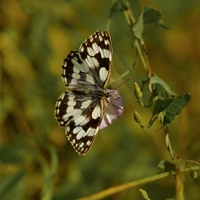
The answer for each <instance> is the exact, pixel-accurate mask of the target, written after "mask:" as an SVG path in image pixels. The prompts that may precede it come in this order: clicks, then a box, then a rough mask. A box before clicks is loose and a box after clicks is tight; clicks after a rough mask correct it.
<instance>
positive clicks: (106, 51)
mask: <svg viewBox="0 0 200 200" xmlns="http://www.w3.org/2000/svg"><path fill="white" fill-rule="evenodd" d="M111 60H112V44H111V38H110V35H109V33H108V32H107V31H104V32H102V33H101V32H99V31H97V32H95V33H94V34H93V35H91V36H90V37H89V38H88V39H86V40H85V41H84V42H83V43H82V44H81V46H80V48H79V51H71V52H70V54H69V55H68V56H67V58H66V59H65V60H64V64H63V66H62V68H63V71H62V79H63V81H64V83H65V85H66V86H67V87H68V88H71V89H73V88H77V87H82V88H83V87H84V88H87V87H91V86H94V87H97V88H102V89H103V88H106V86H107V84H108V82H109V80H110V74H111Z"/></svg>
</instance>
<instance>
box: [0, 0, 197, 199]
mask: <svg viewBox="0 0 200 200" xmlns="http://www.w3.org/2000/svg"><path fill="white" fill-rule="evenodd" d="M140 3H144V4H148V5H150V6H153V7H154V8H156V9H158V10H160V11H161V12H162V19H163V21H164V22H165V24H166V25H167V26H168V27H169V28H170V29H169V30H163V29H158V28H155V27H154V26H152V25H147V26H145V31H144V34H143V36H144V40H145V43H146V46H147V49H148V56H149V61H150V64H151V66H152V69H153V70H154V72H155V73H156V74H157V75H159V76H160V77H162V79H163V80H165V81H166V82H167V83H168V84H169V86H170V87H171V89H172V90H173V91H175V92H176V93H177V94H181V93H184V92H185V91H189V92H190V93H191V95H192V99H191V101H190V102H189V104H188V106H187V107H186V108H185V109H184V110H183V111H182V113H181V114H180V115H179V116H178V117H176V119H175V120H174V121H173V123H172V124H171V125H170V133H171V135H170V137H171V142H172V146H173V149H174V151H175V152H176V153H177V154H178V155H180V156H181V157H182V158H183V159H186V160H196V161H198V162H200V127H199V119H200V105H199V100H200V78H199V77H200V16H199V10H200V4H199V2H198V1H197V0H191V1H187V0H182V1H172V0H169V1H159V0H154V1H153V0H151V1H150V0H149V1H147V0H146V1H142V2H140ZM130 4H131V8H132V9H133V12H134V13H136V16H138V15H139V13H140V6H139V4H138V2H137V1H130ZM111 8H112V1H106V0H102V1H92V0H88V1H83V0H74V1H72V0H58V1H56V0H52V1H47V0H43V1H33V0H30V1H27V0H18V1H17V0H2V1H1V2H0V68H1V69H0V70H1V85H0V86H1V100H0V101H1V102H0V109H1V111H0V119H1V122H0V125H1V127H0V199H13V198H14V199H15V200H17V199H19V200H21V199H29V200H30V199H54V200H61V199H77V198H80V197H82V196H87V195H89V194H93V193H95V192H99V191H101V190H103V189H106V188H108V187H111V186H114V185H117V184H121V183H125V182H128V181H132V180H137V179H140V178H143V177H148V176H152V175H154V174H156V173H157V172H158V171H159V169H158V168H157V164H158V163H159V161H160V160H163V159H170V155H169V153H168V151H167V150H166V148H165V141H164V134H163V131H162V130H158V129H159V128H160V124H159V123H158V122H157V123H155V125H154V126H153V127H151V129H149V130H148V131H146V132H145V131H143V130H142V129H141V128H140V127H139V125H138V124H136V123H135V121H134V120H133V112H134V111H135V110H138V111H139V112H140V113H141V114H142V120H143V122H144V124H147V123H148V120H149V118H150V116H151V112H152V109H149V110H147V109H144V108H141V107H140V106H139V105H138V103H137V102H136V100H135V98H134V95H133V83H134V82H135V81H137V82H139V83H141V81H142V80H144V79H145V77H146V74H145V71H144V69H143V68H142V66H141V63H140V62H139V61H138V62H137V64H136V67H134V69H133V70H132V71H131V73H129V75H128V76H127V77H129V78H130V80H129V81H128V82H126V83H125V84H124V85H122V86H121V87H119V88H118V90H119V93H120V95H121V97H122V99H123V104H124V110H125V111H124V114H123V115H122V117H121V118H119V119H118V120H116V121H115V122H114V123H113V124H112V125H110V126H109V127H107V128H106V129H103V130H102V131H100V133H99V136H98V138H97V140H96V142H95V143H94V145H93V147H92V148H91V151H90V152H89V153H88V154H87V155H86V156H79V155H78V154H76V153H75V152H74V150H73V148H72V147H71V145H70V143H69V142H68V141H67V138H66V137H65V134H64V128H63V127H59V126H58V124H57V122H56V120H55V118H54V106H55V102H56V100H57V98H58V96H59V95H60V94H61V93H62V92H64V90H65V86H64V83H63V81H62V80H61V65H62V62H63V60H64V58H65V57H66V56H67V55H68V53H69V52H70V51H71V50H76V49H78V47H79V45H80V44H81V42H83V41H84V40H85V39H86V38H87V37H89V36H90V35H91V34H93V32H95V31H96V30H100V31H104V30H105V29H106V27H107V24H108V19H109V16H110V12H111ZM109 32H110V35H111V38H112V43H113V69H112V80H115V79H117V78H118V77H119V76H120V75H121V74H122V73H125V72H126V71H127V70H128V69H129V68H130V67H131V65H132V63H133V61H134V50H133V38H132V35H131V32H130V28H129V26H128V24H127V22H126V20H125V18H124V15H123V13H122V12H120V10H119V12H116V13H114V14H113V15H112V17H111V18H110V26H109ZM127 77H126V78H127ZM126 78H125V79H126ZM125 79H124V80H125ZM124 80H119V81H114V82H113V84H112V85H111V87H112V88H116V87H117V86H118V85H119V84H121V83H122V82H123V81H124ZM199 185H200V180H199V178H198V179H195V180H193V181H191V182H188V181H186V182H185V196H186V197H187V198H186V199H190V200H195V199H200V193H199V188H198V186H199ZM142 188H144V189H145V190H146V191H147V192H148V194H149V196H150V198H151V199H167V198H174V197H175V183H174V180H173V178H172V177H169V178H167V179H163V180H160V181H156V182H153V183H150V184H146V185H143V186H142ZM158 191H159V192H158ZM1 197H2V198H1ZM107 199H115V200H117V199H136V200H137V199H138V200H139V199H141V197H140V194H139V188H138V187H136V188H133V189H130V190H128V191H124V192H122V193H119V194H116V195H113V196H111V197H109V198H107Z"/></svg>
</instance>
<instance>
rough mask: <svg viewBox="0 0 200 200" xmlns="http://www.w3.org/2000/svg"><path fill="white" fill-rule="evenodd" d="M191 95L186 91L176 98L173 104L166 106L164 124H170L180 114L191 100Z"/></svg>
mask: <svg viewBox="0 0 200 200" xmlns="http://www.w3.org/2000/svg"><path fill="white" fill-rule="evenodd" d="M190 98H191V95H190V94H189V93H185V94H182V95H179V96H177V97H176V98H174V100H173V101H172V103H171V104H169V106H168V107H167V108H166V113H165V116H164V120H163V125H164V126H165V125H167V124H170V123H171V122H172V120H173V119H174V118H175V116H176V115H178V114H179V113H180V112H181V110H182V109H183V108H184V107H185V106H186V105H187V104H188V102H189V101H190Z"/></svg>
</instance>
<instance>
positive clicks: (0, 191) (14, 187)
mask: <svg viewBox="0 0 200 200" xmlns="http://www.w3.org/2000/svg"><path fill="white" fill-rule="evenodd" d="M24 191H25V179H24V172H23V171H22V170H19V171H17V172H16V173H14V174H12V175H11V176H8V177H6V178H4V179H3V181H1V183H0V199H3V200H10V199H15V200H21V199H23V194H24Z"/></svg>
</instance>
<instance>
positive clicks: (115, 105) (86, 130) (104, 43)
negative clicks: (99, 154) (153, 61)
mask: <svg viewBox="0 0 200 200" xmlns="http://www.w3.org/2000/svg"><path fill="white" fill-rule="evenodd" d="M111 61H112V44H111V37H110V34H109V32H108V31H104V32H100V31H96V32H95V33H94V34H93V35H91V36H90V37H89V38H87V39H86V40H85V41H84V42H83V43H82V44H81V45H80V47H79V50H78V51H71V52H70V53H69V55H68V56H67V57H66V58H65V59H64V63H63V65H62V80H63V81H64V84H65V86H66V91H65V92H64V93H62V94H61V95H60V97H59V98H58V100H57V102H56V105H55V113H54V115H55V117H56V119H57V121H58V123H59V125H60V126H64V127H65V134H66V136H67V138H68V140H69V141H70V143H71V145H72V146H73V148H74V149H75V151H76V152H77V153H78V154H80V155H85V154H86V153H87V152H88V151H89V149H90V147H91V145H92V144H93V143H94V141H95V139H96V137H97V135H98V132H99V130H100V129H103V128H105V127H106V126H108V125H109V124H111V123H112V122H113V121H114V120H116V119H117V118H118V117H119V116H120V115H122V113H123V110H124V109H123V105H122V100H121V97H120V95H119V93H118V91H117V90H109V89H106V88H107V85H108V83H109V80H110V76H111V65H112V62H111Z"/></svg>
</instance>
